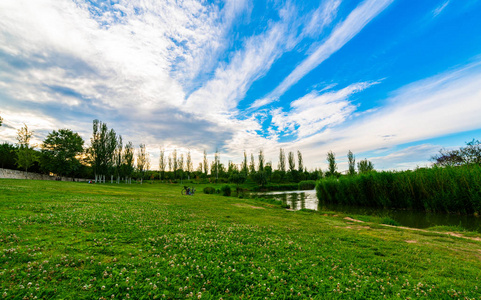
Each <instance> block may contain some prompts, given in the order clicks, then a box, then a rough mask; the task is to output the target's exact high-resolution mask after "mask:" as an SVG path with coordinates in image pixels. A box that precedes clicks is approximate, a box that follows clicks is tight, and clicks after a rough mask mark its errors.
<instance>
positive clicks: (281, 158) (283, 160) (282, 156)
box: [277, 148, 286, 173]
mask: <svg viewBox="0 0 481 300" xmlns="http://www.w3.org/2000/svg"><path fill="white" fill-rule="evenodd" d="M277 170H279V171H281V172H282V173H285V172H286V154H285V153H284V149H282V148H281V149H280V150H279V164H278V165H277Z"/></svg>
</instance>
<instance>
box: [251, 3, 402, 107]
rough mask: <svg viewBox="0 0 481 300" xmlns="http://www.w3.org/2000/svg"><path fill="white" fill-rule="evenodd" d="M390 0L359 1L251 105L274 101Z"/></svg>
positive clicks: (326, 57) (354, 33)
mask: <svg viewBox="0 0 481 300" xmlns="http://www.w3.org/2000/svg"><path fill="white" fill-rule="evenodd" d="M392 2H393V0H366V1H364V2H363V3H361V4H360V5H359V6H358V7H356V8H355V9H354V10H353V11H352V12H351V13H350V14H349V16H348V17H347V18H346V20H344V21H343V22H342V23H340V24H339V25H338V26H337V27H336V28H335V29H334V30H333V32H332V33H331V35H330V36H329V37H328V38H327V39H326V41H325V42H323V43H322V44H321V45H320V46H319V47H318V48H317V49H316V50H315V51H314V52H313V53H312V54H310V55H309V56H308V57H307V58H306V59H305V60H304V61H303V62H302V63H301V64H299V65H298V66H297V67H296V68H295V69H294V71H292V72H291V73H290V74H289V75H288V76H287V77H286V78H285V79H284V80H283V81H282V82H281V83H280V84H279V85H278V86H277V87H276V88H275V89H274V90H273V91H272V92H271V93H269V94H268V95H267V96H266V97H265V98H263V99H259V100H256V101H255V102H254V103H253V104H252V106H251V107H252V108H259V107H261V106H264V105H267V104H269V103H271V102H273V101H276V100H277V99H278V98H279V97H280V96H281V95H283V94H284V93H285V92H286V91H287V90H288V89H289V88H290V87H291V86H293V85H294V84H296V83H297V82H298V81H299V80H300V79H301V78H302V77H304V76H305V75H306V74H307V73H309V72H310V71H312V70H313V69H314V68H316V67H317V66H318V65H320V64H321V63H322V62H323V61H325V60H326V59H328V58H329V57H330V56H331V55H332V54H333V53H335V52H336V51H337V50H339V49H340V48H342V46H344V45H345V44H346V43H347V42H349V41H350V40H351V39H352V38H353V37H354V36H356V35H357V34H358V33H359V32H360V31H361V30H362V29H363V28H364V27H365V26H366V25H367V24H368V23H369V22H370V21H371V20H372V19H373V18H374V17H376V16H377V15H378V14H379V13H381V12H382V11H383V10H384V9H385V8H386V7H388V6H389V5H390V4H391V3H392Z"/></svg>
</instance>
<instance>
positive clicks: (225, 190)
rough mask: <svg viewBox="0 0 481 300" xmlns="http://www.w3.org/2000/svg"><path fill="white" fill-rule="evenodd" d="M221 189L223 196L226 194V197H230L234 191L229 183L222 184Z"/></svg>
mask: <svg viewBox="0 0 481 300" xmlns="http://www.w3.org/2000/svg"><path fill="white" fill-rule="evenodd" d="M221 191H222V196H226V197H229V196H230V195H231V193H232V190H231V188H230V186H228V185H224V186H222V188H221Z"/></svg>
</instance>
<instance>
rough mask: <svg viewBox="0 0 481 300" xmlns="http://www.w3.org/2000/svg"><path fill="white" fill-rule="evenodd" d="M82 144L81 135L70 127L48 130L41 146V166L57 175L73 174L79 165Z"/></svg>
mask: <svg viewBox="0 0 481 300" xmlns="http://www.w3.org/2000/svg"><path fill="white" fill-rule="evenodd" d="M83 145H84V140H83V139H82V137H81V136H80V135H79V134H78V133H76V132H73V131H72V130H70V129H59V130H58V131H55V130H54V131H52V132H50V133H49V134H48V135H47V137H46V138H45V140H44V141H43V144H42V146H41V148H42V150H41V153H42V155H41V159H40V163H41V165H42V168H43V169H44V171H47V172H52V173H55V174H57V175H59V176H74V175H75V172H77V171H78V170H79V169H80V167H81V164H80V161H79V156H80V155H81V154H82V153H83Z"/></svg>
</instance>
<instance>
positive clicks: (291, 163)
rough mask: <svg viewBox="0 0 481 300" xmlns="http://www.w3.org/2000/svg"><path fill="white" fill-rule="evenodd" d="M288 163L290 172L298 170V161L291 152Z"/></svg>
mask: <svg viewBox="0 0 481 300" xmlns="http://www.w3.org/2000/svg"><path fill="white" fill-rule="evenodd" d="M287 161H288V163H289V171H290V172H291V173H292V172H293V171H294V170H295V169H296V160H295V158H294V152H292V151H290V152H289V155H288V156H287Z"/></svg>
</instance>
